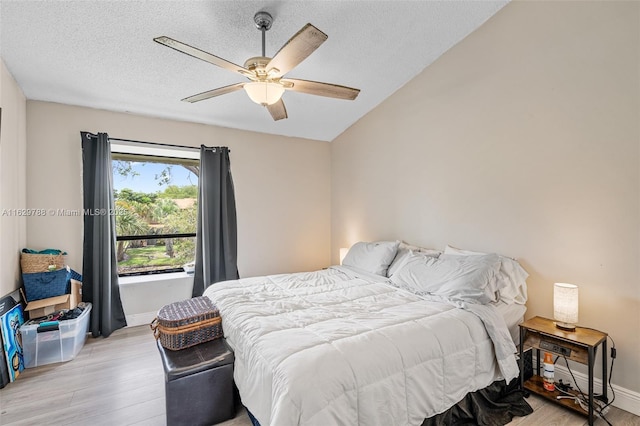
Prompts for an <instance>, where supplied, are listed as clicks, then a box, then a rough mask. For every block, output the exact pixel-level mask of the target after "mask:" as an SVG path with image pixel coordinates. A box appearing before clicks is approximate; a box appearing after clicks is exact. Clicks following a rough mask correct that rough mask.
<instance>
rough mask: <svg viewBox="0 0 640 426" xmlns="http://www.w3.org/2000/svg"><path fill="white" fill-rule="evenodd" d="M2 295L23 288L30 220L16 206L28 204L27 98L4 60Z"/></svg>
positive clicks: (0, 73)
mask: <svg viewBox="0 0 640 426" xmlns="http://www.w3.org/2000/svg"><path fill="white" fill-rule="evenodd" d="M0 107H1V108H2V117H0V296H4V295H5V294H7V293H10V292H12V291H14V290H16V289H17V288H19V287H20V250H21V249H22V248H24V247H25V245H26V242H27V220H26V217H24V216H15V215H14V214H15V213H17V212H16V211H15V210H14V209H24V208H25V207H26V173H25V168H26V149H27V140H26V139H27V136H26V118H25V117H26V99H25V97H24V94H23V93H22V90H21V89H20V87H19V86H18V84H17V83H16V81H15V80H14V79H13V77H12V76H11V74H10V73H9V70H7V68H6V67H5V65H4V61H2V60H0Z"/></svg>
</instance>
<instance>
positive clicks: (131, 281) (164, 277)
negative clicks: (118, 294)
mask: <svg viewBox="0 0 640 426" xmlns="http://www.w3.org/2000/svg"><path fill="white" fill-rule="evenodd" d="M177 278H193V274H187V273H186V272H170V273H168V274H149V275H130V276H127V277H118V284H119V285H120V286H121V287H122V286H128V285H135V284H140V283H148V282H158V281H168V280H175V279H177Z"/></svg>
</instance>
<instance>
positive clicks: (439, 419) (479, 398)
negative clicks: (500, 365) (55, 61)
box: [247, 378, 533, 426]
mask: <svg viewBox="0 0 640 426" xmlns="http://www.w3.org/2000/svg"><path fill="white" fill-rule="evenodd" d="M518 380H519V379H517V378H516V379H513V380H512V381H511V383H509V384H508V385H507V384H506V383H505V381H504V380H500V381H496V382H493V383H492V384H490V385H489V386H487V387H486V388H484V389H480V390H479V391H476V392H469V393H468V394H467V395H466V396H465V397H464V399H462V401H460V402H458V403H457V404H456V405H454V406H453V407H451V408H449V409H448V410H447V411H445V412H444V413H440V414H437V415H435V416H433V417H430V418H428V419H425V421H424V422H422V426H456V425H478V426H503V425H506V424H507V423H509V422H510V421H511V420H513V418H514V417H524V416H526V415H529V414H531V413H532V412H533V409H532V408H531V406H530V405H529V403H527V401H525V399H524V392H523V391H521V390H519V389H518ZM247 414H248V415H249V419H251V423H252V424H253V426H260V423H259V422H258V420H256V418H255V417H253V415H252V414H251V412H250V411H249V410H248V409H247Z"/></svg>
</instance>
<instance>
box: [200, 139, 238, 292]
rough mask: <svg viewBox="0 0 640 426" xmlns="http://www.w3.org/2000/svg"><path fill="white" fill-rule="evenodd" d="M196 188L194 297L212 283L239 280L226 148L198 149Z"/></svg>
mask: <svg viewBox="0 0 640 426" xmlns="http://www.w3.org/2000/svg"><path fill="white" fill-rule="evenodd" d="M198 186H199V191H198V229H197V230H196V269H195V275H194V279H193V294H192V296H193V297H197V296H202V293H203V292H204V290H205V289H206V288H207V287H208V286H209V285H211V284H213V283H215V282H218V281H224V280H234V279H238V262H237V257H238V242H237V240H238V236H237V222H236V199H235V195H234V191H233V179H232V178H231V167H230V162H229V149H228V148H227V147H206V146H204V145H202V146H201V147H200V177H199V179H198Z"/></svg>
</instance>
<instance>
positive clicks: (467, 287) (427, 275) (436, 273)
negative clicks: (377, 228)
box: [391, 253, 500, 304]
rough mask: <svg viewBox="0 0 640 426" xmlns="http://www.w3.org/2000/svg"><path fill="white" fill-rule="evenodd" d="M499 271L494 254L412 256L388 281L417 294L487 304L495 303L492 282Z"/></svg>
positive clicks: (498, 263)
mask: <svg viewBox="0 0 640 426" xmlns="http://www.w3.org/2000/svg"><path fill="white" fill-rule="evenodd" d="M499 269H500V258H499V257H498V255H496V254H488V255H485V256H445V255H443V256H440V257H439V258H434V257H429V256H424V255H420V254H415V253H411V254H410V255H409V258H408V259H407V260H406V262H405V263H404V265H403V266H402V267H401V268H400V270H399V271H398V272H396V273H395V274H394V275H393V276H392V277H391V282H393V283H394V284H396V285H398V286H399V287H402V288H405V289H407V290H409V291H412V292H414V293H416V294H429V295H436V296H441V297H444V298H446V299H449V300H453V301H465V302H470V303H480V304H487V303H490V302H495V301H497V300H498V296H497V292H496V289H495V287H494V285H493V283H495V276H496V274H497V273H498V270H499Z"/></svg>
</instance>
